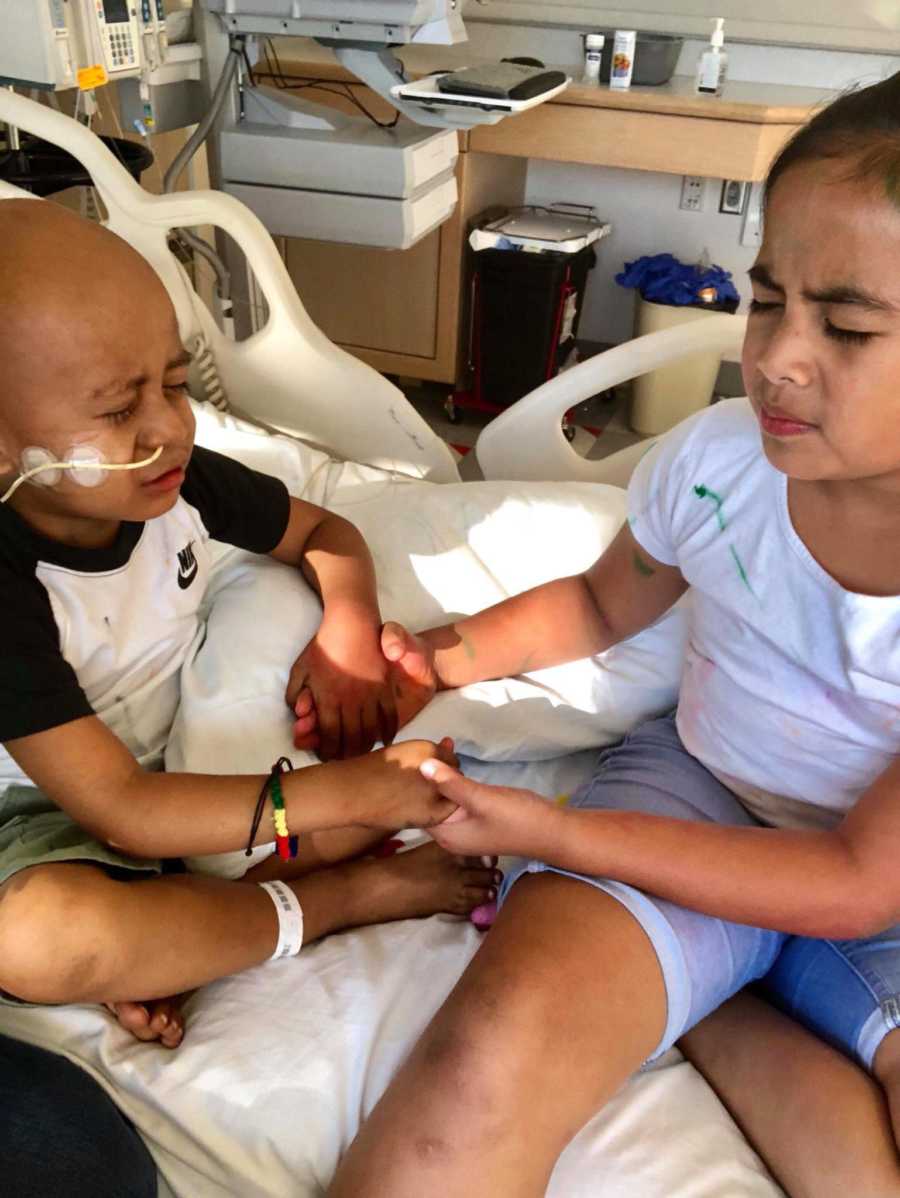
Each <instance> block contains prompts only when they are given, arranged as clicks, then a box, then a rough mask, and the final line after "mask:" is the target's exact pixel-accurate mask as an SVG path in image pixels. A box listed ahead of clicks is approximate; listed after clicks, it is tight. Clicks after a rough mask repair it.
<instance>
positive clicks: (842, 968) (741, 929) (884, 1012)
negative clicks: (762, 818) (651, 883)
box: [499, 716, 900, 1070]
mask: <svg viewBox="0 0 900 1198" xmlns="http://www.w3.org/2000/svg"><path fill="white" fill-rule="evenodd" d="M569 806H573V807H581V808H583V809H595V810H614V811H644V812H648V813H650V814H653V815H664V816H669V817H670V818H673V819H684V820H698V821H699V820H704V821H709V820H711V821H713V822H715V823H720V824H731V825H744V826H747V827H759V826H761V825H760V824H759V821H758V820H756V819H755V818H754V817H753V816H752V815H750V813H749V812H748V811H747V810H746V808H744V806H743V805H742V804H741V802H740V800H739V799H738V798H737V797H736V796H735V795H734V794H732V792H731V791H730V790H728V789H727V788H726V787H725V786H723V785H722V783H721V782H719V781H718V779H717V778H714V777H713V775H712V774H711V773H710V772H709V771H708V770H707V769H706V768H705V767H704V766H703V765H701V764H700V762H699V761H697V759H696V758H694V757H692V756H691V755H690V753H688V751H687V749H685V747H684V745H683V744H682V743H681V738H680V737H679V735H678V732H677V730H676V728H675V719H674V716H668V717H665V718H663V719H658V720H651V721H649V722H648V723H646V724H643V725H641V727H639V728H637V729H636V730H635V731H634V732H632V733H631V734H630V735H629V736H627V737H626V738H625V740H624V741H622V742H621V744H619V745H615V746H613V747H612V748H610V749H606V750H604V751H603V753H601V755H600V758H599V761H598V767H597V771H596V773H595V775H594V777H593V778H592V779H591V780H590V782H588V783H587V784H586V785H585V786H583V787H581V788H580V789H579V790H578V791H576V793H575V794H574V795H573V796H572V799H571V800H570V803H569ZM544 870H551V871H552V872H554V873H561V874H566V875H567V876H569V877H573V878H577V879H579V880H581V881H584V882H588V883H590V884H591V885H592V886H596V887H598V888H599V889H601V890H604V891H606V893H607V894H610V895H612V897H613V898H615V899H617V900H618V901H619V902H620V903H622V905H623V906H624V907H626V908H627V909H628V911H630V912H631V914H632V915H633V916H634V918H635V919H636V920H637V921H638V923H639V924H640V925H641V927H642V928H643V929H644V931H645V932H646V933H647V936H648V937H649V939H650V941H651V943H652V945H653V948H654V950H655V952H656V955H657V958H658V959H659V963H660V967H661V969H662V973H663V977H664V979H665V986H666V997H667V1002H668V1015H667V1020H666V1028H665V1031H664V1033H663V1037H662V1040H661V1041H660V1044H659V1046H658V1047H657V1049H656V1051H655V1052H654V1053H653V1054H652V1056H651V1058H650V1059H651V1060H652V1059H654V1058H655V1057H657V1056H659V1055H660V1054H662V1053H663V1052H665V1051H666V1050H667V1049H668V1048H670V1047H671V1046H672V1045H673V1044H674V1043H675V1041H676V1040H677V1039H678V1038H679V1036H681V1035H683V1034H684V1033H685V1032H687V1031H689V1030H690V1028H692V1027H694V1025H695V1024H697V1023H699V1022H700V1020H701V1019H703V1017H704V1016H705V1015H708V1014H709V1013H710V1012H711V1011H714V1010H715V1009H716V1007H718V1006H720V1005H721V1004H722V1003H723V1002H725V1000H726V999H728V998H730V997H731V995H733V994H735V993H737V991H738V990H741V989H742V988H743V987H744V986H746V985H748V984H749V983H751V982H759V984H760V988H761V990H762V992H763V993H764V994H765V996H766V997H767V998H770V999H771V1000H772V1001H773V1002H774V1003H775V1004H776V1005H777V1006H779V1007H781V1008H782V1009H783V1010H785V1011H787V1012H788V1013H789V1014H790V1015H792V1016H793V1017H794V1018H796V1019H797V1020H798V1021H799V1022H801V1023H803V1024H805V1025H806V1026H807V1027H809V1028H810V1029H811V1030H812V1031H814V1032H816V1033H817V1034H818V1035H819V1036H821V1037H822V1039H825V1040H827V1041H829V1042H830V1043H831V1044H834V1045H835V1046H836V1047H838V1048H840V1049H841V1050H842V1051H843V1052H845V1053H846V1054H847V1055H848V1056H850V1057H853V1058H855V1059H856V1060H857V1061H858V1062H859V1063H860V1064H861V1065H863V1067H864V1068H866V1069H868V1070H871V1067H872V1060H873V1058H874V1056H875V1052H876V1050H877V1049H878V1046H879V1045H880V1044H881V1041H882V1040H883V1039H884V1037H885V1036H886V1035H887V1034H888V1032H890V1031H893V1030H894V1029H895V1028H897V1027H900V925H897V926H896V927H893V928H889V929H887V930H886V931H884V932H881V933H879V934H878V935H877V936H871V937H868V938H866V939H865V940H815V939H810V938H808V937H803V936H788V935H786V934H785V933H783V932H773V931H770V930H768V929H766V928H755V927H750V926H747V925H745V924H736V923H729V922H728V921H727V920H723V919H715V918H714V917H712V916H709V915H702V914H700V913H699V912H697V911H691V910H688V909H687V908H685V907H679V906H678V905H677V904H676V903H670V902H667V901H666V900H665V899H660V898H657V897H656V896H655V895H652V894H645V893H644V892H643V891H640V890H638V889H636V888H635V887H633V886H627V885H625V884H623V883H621V882H617V881H614V880H612V879H608V878H597V877H590V876H587V875H584V874H574V873H570V872H569V871H567V870H560V869H556V868H555V867H553V866H549V865H547V864H545V863H544V862H541V861H518V862H516V864H515V865H514V866H513V867H512V868H511V869H510V870H509V871H508V872H507V876H506V879H505V881H504V883H503V887H502V889H501V892H500V896H499V898H500V901H501V902H502V901H503V899H504V898H505V897H506V896H507V894H508V893H509V890H510V888H511V887H512V886H513V885H514V884H515V882H516V881H517V880H518V879H519V878H520V877H521V876H522V875H523V874H524V873H540V872H542V871H544ZM799 884H802V880H798V885H799Z"/></svg>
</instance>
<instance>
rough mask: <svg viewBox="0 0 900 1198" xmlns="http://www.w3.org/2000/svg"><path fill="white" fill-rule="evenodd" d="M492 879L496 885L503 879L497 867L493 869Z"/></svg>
mask: <svg viewBox="0 0 900 1198" xmlns="http://www.w3.org/2000/svg"><path fill="white" fill-rule="evenodd" d="M494 881H495V882H496V883H497V885H498V886H499V885H500V883H501V882H502V881H503V874H502V873H501V872H500V870H499V869H497V870H494Z"/></svg>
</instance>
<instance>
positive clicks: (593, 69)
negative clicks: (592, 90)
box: [581, 33, 606, 87]
mask: <svg viewBox="0 0 900 1198" xmlns="http://www.w3.org/2000/svg"><path fill="white" fill-rule="evenodd" d="M605 42H606V38H605V37H604V36H603V34H602V33H588V34H585V38H584V74H583V75H582V76H581V82H582V83H583V84H585V85H586V86H587V87H598V86H599V84H600V59H601V58H602V57H603V54H602V51H603V46H604V44H605Z"/></svg>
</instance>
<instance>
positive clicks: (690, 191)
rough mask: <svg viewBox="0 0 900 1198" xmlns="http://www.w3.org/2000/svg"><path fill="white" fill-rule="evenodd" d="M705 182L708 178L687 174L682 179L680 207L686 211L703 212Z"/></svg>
mask: <svg viewBox="0 0 900 1198" xmlns="http://www.w3.org/2000/svg"><path fill="white" fill-rule="evenodd" d="M705 183H706V180H705V179H704V178H702V177H701V176H700V175H685V176H684V177H683V178H682V180H681V199H680V200H679V202H678V207H679V208H681V209H682V210H683V211H685V212H702V211H703V192H704V190H705V187H704V184H705Z"/></svg>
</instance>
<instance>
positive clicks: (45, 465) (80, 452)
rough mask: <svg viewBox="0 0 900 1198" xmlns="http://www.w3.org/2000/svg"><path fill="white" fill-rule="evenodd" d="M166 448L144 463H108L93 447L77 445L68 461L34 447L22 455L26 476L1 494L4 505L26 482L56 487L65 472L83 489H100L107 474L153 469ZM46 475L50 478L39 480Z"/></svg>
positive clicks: (31, 446)
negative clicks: (118, 471) (109, 472)
mask: <svg viewBox="0 0 900 1198" xmlns="http://www.w3.org/2000/svg"><path fill="white" fill-rule="evenodd" d="M164 448H165V447H164V446H162V445H158V446H157V447H156V449H154V451H153V453H152V454H151V455H150V457H149V458H144V459H142V461H140V462H105V461H104V460H103V453H102V451H101V450H99V449H96V448H95V447H94V446H93V445H74V446H73V447H72V448H71V449H70V450H69V452H68V454H67V455H66V459H65V460H60V459H58V458H56V457H54V456H53V454H52V453H51V452H50V450H49V449H43V448H42V447H41V446H39V445H30V446H29V447H28V448H27V449H26V450H24V451H23V453H22V458H21V465H22V473H21V474H20V475H19V477H18V478H17V479H16V480H15V482H14V483H13V484H12V486H11V487H9V488H8V489H7V491H6V492H5V493H4V494H3V495H0V503H6V501H7V500H8V499H10V498H11V497H12V496H13V495H14V494H15V493H16V491H17V490H18V489H19V487H21V485H22V483H24V482H28V481H29V480H31V479H33V478H34V479H36V480H37V482H36V485H38V486H46V487H55V486H57V484H58V483H59V482H60V480H61V479H62V473H63V471H65V472H66V474H67V475H68V477H69V478H70V479H71V480H72V481H73V482H76V483H78V484H79V485H80V486H82V487H96V486H98V485H99V484H100V483H101V482H102V481H103V476H104V474H105V473H106V472H107V471H109V470H140V469H141V468H142V467H144V466H152V465H153V463H154V462H155V461H156V460H157V459H158V458H159V456H160V454H161V453H162V451H163V449H164ZM41 474H45V475H46V476H47V477H46V478H43V479H41V478H38V477H37V476H38V475H41Z"/></svg>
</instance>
